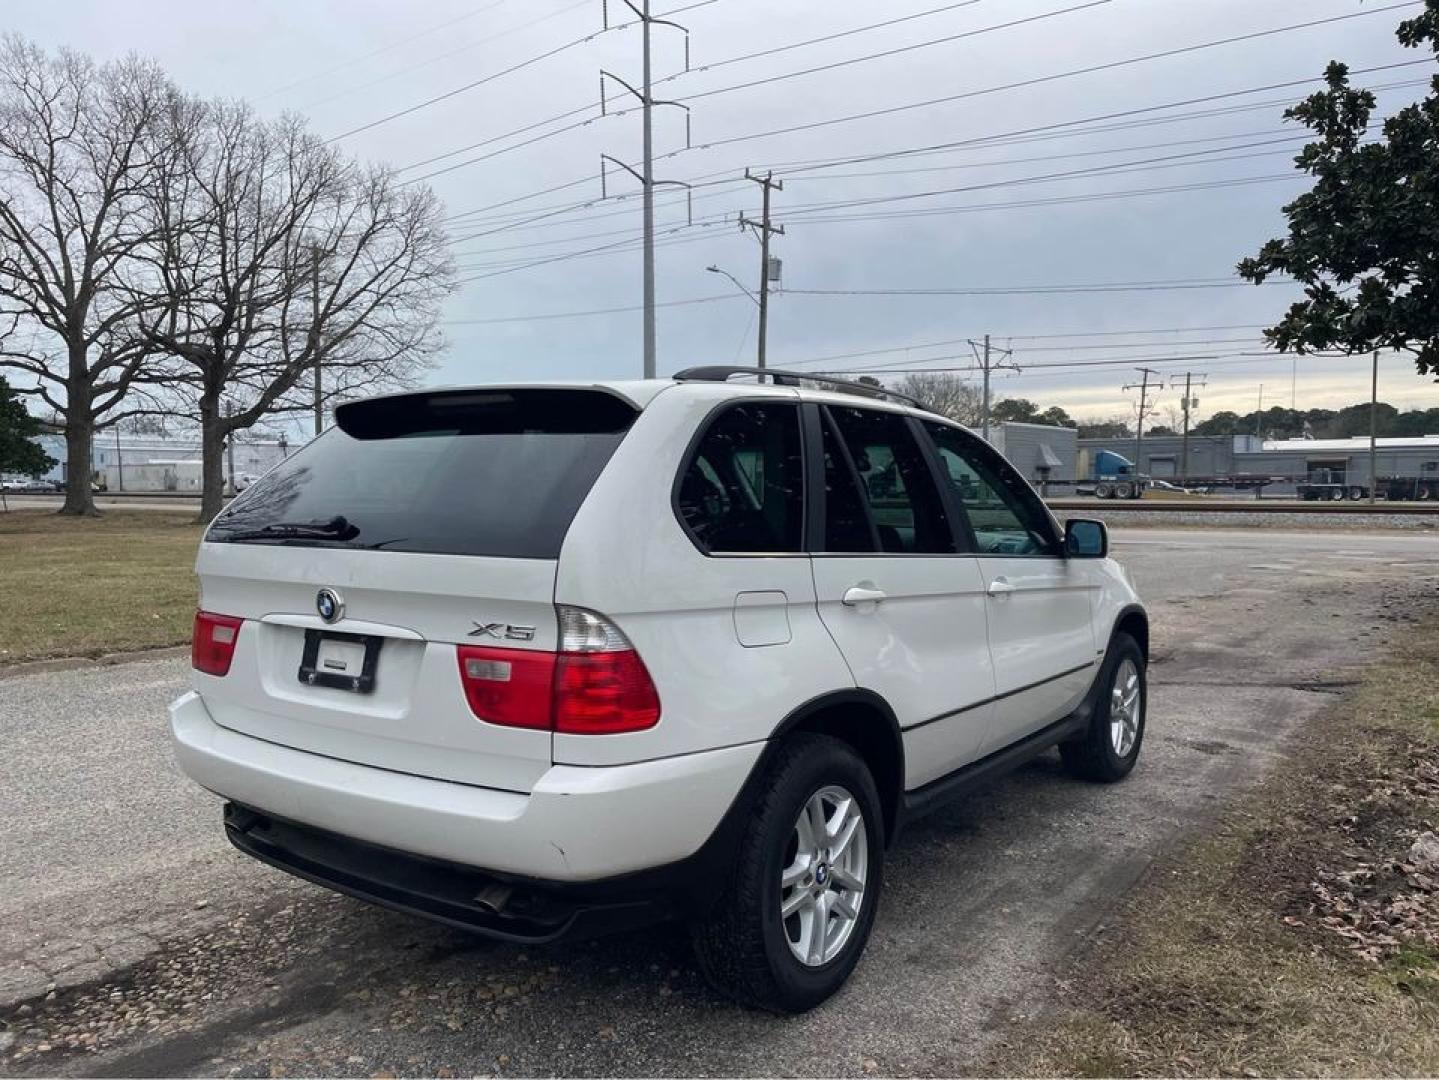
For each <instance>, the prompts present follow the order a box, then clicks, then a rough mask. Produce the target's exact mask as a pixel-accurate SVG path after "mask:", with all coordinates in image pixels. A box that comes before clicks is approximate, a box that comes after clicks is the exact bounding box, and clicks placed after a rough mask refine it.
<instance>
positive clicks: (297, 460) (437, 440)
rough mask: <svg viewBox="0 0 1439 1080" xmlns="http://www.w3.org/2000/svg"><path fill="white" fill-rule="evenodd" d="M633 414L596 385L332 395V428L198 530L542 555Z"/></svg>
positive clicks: (243, 539) (215, 537)
mask: <svg viewBox="0 0 1439 1080" xmlns="http://www.w3.org/2000/svg"><path fill="white" fill-rule="evenodd" d="M636 415H637V412H636V410H635V409H634V407H633V406H631V405H630V404H629V403H628V402H626V401H624V400H623V399H621V398H619V397H616V396H614V395H613V394H609V393H607V392H604V391H600V390H569V389H556V390H473V391H446V392H434V393H420V394H408V395H404V396H402V397H392V398H378V399H375V400H372V401H363V402H355V403H353V404H350V405H342V406H340V408H339V409H337V410H336V427H334V428H332V429H330V430H329V431H327V432H325V433H324V434H323V435H322V436H321V437H320V438H318V439H316V440H315V441H314V442H312V443H311V444H310V445H308V446H306V447H305V448H304V449H303V450H301V451H299V452H298V453H296V454H294V455H293V456H292V457H290V458H289V460H287V461H285V462H283V463H282V464H281V465H279V466H278V467H277V468H275V469H274V470H273V471H271V472H270V473H269V474H268V475H266V476H265V477H264V478H263V479H262V480H261V481H259V482H258V483H256V484H255V485H253V486H252V487H251V488H250V489H249V490H247V491H246V492H245V493H244V494H243V495H242V496H240V497H239V498H238V499H236V501H235V502H234V503H233V504H232V505H231V506H230V508H229V509H228V510H226V511H225V512H224V513H223V514H221V515H220V516H219V517H218V518H216V519H215V522H214V524H213V525H211V527H210V530H209V532H208V534H207V535H206V539H207V540H209V541H211V542H217V543H260V544H280V545H299V546H310V547H352V548H369V549H375V550H384V551H404V552H425V553H431V554H445V555H489V556H499V557H508V558H522V559H554V558H557V557H558V556H559V552H560V545H561V544H562V543H563V542H564V537H565V533H566V531H567V530H568V529H569V526H570V522H571V521H573V520H574V516H575V513H576V512H577V511H578V510H579V507H580V504H581V503H582V502H584V499H585V496H586V495H588V494H589V491H590V488H591V487H593V485H594V482H595V480H596V479H597V478H598V477H599V475H600V473H601V472H602V471H603V470H604V467H605V466H606V465H607V464H608V463H609V460H610V457H611V455H613V453H614V451H615V448H616V447H618V446H619V444H620V441H621V440H622V439H623V438H624V436H625V433H626V432H627V431H628V430H629V428H630V425H631V424H632V423H633V422H634V419H635V416H636Z"/></svg>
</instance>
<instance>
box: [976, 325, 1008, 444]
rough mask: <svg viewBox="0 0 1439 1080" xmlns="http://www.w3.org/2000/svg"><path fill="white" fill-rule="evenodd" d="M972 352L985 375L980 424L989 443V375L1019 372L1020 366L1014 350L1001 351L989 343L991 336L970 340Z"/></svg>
mask: <svg viewBox="0 0 1439 1080" xmlns="http://www.w3.org/2000/svg"><path fill="white" fill-rule="evenodd" d="M969 348H970V351H971V352H973V353H974V362H975V363H976V364H978V365H979V370H980V371H982V372H983V373H984V392H983V394H982V395H981V403H980V413H979V423H980V434H981V435H982V436H983V437H984V441H985V442H989V373H990V372H991V371H1000V370H1002V369H1007V370H1009V371H1018V370H1019V365H1018V364H1016V363H1015V362H1014V359H1013V358H1014V350H1013V349H1001V348H999V347H998V346H997V345H991V344H990V343H989V335H988V334H985V335H984V340H983V341H982V342H980V341H975V340H974V339H973V338H970V339H969ZM995 356H1003V357H1004V359H1003V360H995V359H994V357H995Z"/></svg>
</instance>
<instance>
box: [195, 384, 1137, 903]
mask: <svg viewBox="0 0 1439 1080" xmlns="http://www.w3.org/2000/svg"><path fill="white" fill-rule="evenodd" d="M552 385H553V384H552ZM569 385H576V384H569ZM605 386H606V388H607V389H609V390H610V391H611V392H616V393H620V394H621V395H622V396H624V397H625V398H626V399H627V400H629V401H630V402H632V403H633V404H634V405H636V407H638V408H640V409H641V410H642V411H641V412H640V414H639V416H638V418H637V419H636V420H635V422H634V424H633V426H632V428H631V429H630V431H629V432H628V434H627V435H626V436H625V438H624V439H623V440H622V441H621V442H620V444H619V447H618V449H617V450H616V451H615V453H614V455H613V457H612V458H611V460H610V462H609V464H608V466H607V467H606V468H605V470H604V471H603V472H602V473H601V475H600V476H599V478H598V480H597V481H596V482H595V484H594V486H593V488H592V490H591V491H590V493H589V496H588V497H587V498H586V499H585V501H584V502H583V503H582V505H581V506H580V508H579V510H578V512H577V513H576V515H575V517H574V520H573V522H572V524H571V526H570V528H569V531H568V532H567V534H566V536H565V540H564V543H563V545H562V547H561V550H560V555H559V557H558V559H554V560H544V559H513V558H505V559H502V558H489V557H476V556H452V555H426V554H412V553H401V552H393V551H390V552H386V551H363V550H344V549H335V548H319V547H290V546H271V545H248V544H220V543H204V544H202V545H201V548H200V552H199V555H198V558H197V563H196V568H197V571H198V573H199V575H200V581H201V606H202V607H203V608H205V609H206V610H211V611H216V612H220V613H223V614H227V615H235V616H240V617H242V618H244V619H245V620H246V621H245V623H244V625H243V626H242V628H241V631H240V634H239V637H238V640H237V645H236V649H235V653H234V660H233V664H232V667H231V670H230V673H229V674H228V675H227V676H225V677H223V678H216V677H212V676H208V675H204V674H200V673H198V672H197V673H196V674H195V675H194V687H195V691H194V692H193V693H191V694H187V695H185V696H184V697H183V698H181V699H180V700H178V701H177V702H176V703H175V705H174V706H173V707H172V712H171V724H172V732H173V735H174V740H175V746H176V752H177V755H178V757H179V760H180V763H181V765H182V767H183V768H184V769H185V771H186V772H187V773H188V774H189V775H190V776H192V777H193V778H194V779H195V780H197V781H198V782H199V783H201V784H202V785H203V786H205V787H207V788H209V789H210V790H212V791H214V792H216V793H218V794H220V795H222V796H224V797H226V798H230V799H234V800H236V801H239V802H243V803H245V804H247V805H250V806H253V807H255V808H256V809H259V810H261V811H268V812H270V813H273V814H275V815H277V816H281V817H286V818H290V819H293V820H295V821H298V822H301V823H306V824H310V825H314V826H316V827H319V828H323V829H330V830H333V831H335V832H338V833H341V834H344V835H348V836H353V837H356V838H358V839H361V840H366V841H369V842H371V843H377V844H382V845H385V846H389V847H393V848H397V849H399V850H404V851H410V852H415V853H418V854H422V855H429V856H433V857H436V858H442V859H450V860H453V861H457V862H461V863H467V864H471V865H475V866H479V867H484V868H489V869H493V870H499V871H505V872H510V873H518V874H525V875H530V876H535V877H539V878H548V879H553V880H591V879H595V878H601V877H606V876H612V875H615V874H622V873H627V872H630V871H633V870H638V869H643V868H645V867H650V866H658V865H662V864H665V863H668V862H673V861H675V860H678V859H681V858H684V857H685V856H687V855H689V854H691V853H693V852H694V851H695V850H697V849H698V848H699V846H700V845H701V844H702V843H703V842H704V841H705V839H706V838H708V836H709V835H710V834H711V833H712V831H713V830H714V828H715V826H716V825H717V824H718V823H719V821H720V819H721V818H722V817H723V815H724V814H725V812H726V811H727V810H728V808H729V807H730V805H731V804H732V802H733V800H734V798H735V796H736V795H737V794H738V792H739V791H740V789H741V787H742V786H743V784H744V782H745V780H746V778H747V777H748V776H749V774H750V771H751V769H752V768H753V766H754V764H755V762H756V761H757V760H758V759H759V755H760V753H761V750H762V749H763V746H764V744H765V741H766V740H768V739H769V738H770V737H771V736H772V735H773V733H774V731H775V729H776V727H777V726H778V725H779V724H780V723H781V722H782V721H784V719H785V718H786V717H787V716H789V715H790V714H791V713H793V712H794V711H795V710H797V709H799V708H800V707H802V706H804V705H805V704H806V703H807V702H811V701H813V700H815V699H817V698H820V697H822V696H824V695H827V694H831V693H835V692H839V691H852V690H854V689H855V688H862V689H864V690H866V691H870V692H873V693H875V694H877V695H879V696H880V697H881V698H882V699H883V700H884V701H885V702H886V703H887V704H888V706H889V707H890V709H891V710H892V711H893V713H894V714H895V716H896V717H897V719H898V721H899V724H900V727H901V729H902V730H903V731H904V737H903V741H904V752H905V775H904V786H905V787H906V788H911V789H912V788H916V787H919V786H921V785H923V784H925V783H928V782H930V781H933V780H935V779H937V778H939V777H941V776H943V775H944V774H946V773H948V772H951V771H952V770H954V769H956V768H959V767H961V766H962V765H964V764H966V763H968V762H970V761H973V760H974V759H976V758H977V757H980V756H982V755H984V754H986V753H988V752H991V751H992V750H995V749H998V748H1000V747H1001V746H1003V745H1004V744H1006V743H1007V742H1010V741H1013V740H1014V739H1017V738H1020V737H1022V736H1023V735H1024V734H1027V733H1029V732H1031V731H1033V730H1036V729H1037V728H1039V727H1042V726H1044V725H1045V724H1047V723H1049V722H1051V721H1053V720H1054V719H1057V718H1058V717H1059V716H1062V715H1063V714H1064V713H1065V712H1067V711H1069V710H1070V709H1072V708H1074V707H1075V705H1077V704H1078V702H1079V701H1080V700H1081V699H1082V697H1083V695H1084V693H1085V691H1086V690H1087V688H1088V687H1089V685H1090V684H1091V682H1092V679H1093V677H1094V673H1095V670H1097V669H1096V667H1095V665H1096V663H1097V661H1098V660H1099V658H1100V654H1101V653H1102V651H1103V649H1104V646H1105V643H1106V642H1107V640H1108V637H1109V633H1110V630H1111V628H1112V627H1113V625H1114V620H1115V619H1116V618H1117V616H1118V614H1119V612H1120V611H1121V609H1122V608H1124V607H1125V606H1126V605H1129V604H1133V603H1135V602H1136V599H1135V595H1134V590H1133V589H1132V588H1131V586H1130V584H1129V581H1128V579H1127V577H1126V576H1125V575H1124V573H1123V571H1122V570H1121V569H1119V568H1118V566H1117V565H1116V564H1115V563H1113V562H1112V561H1109V560H1059V559H1053V560H1029V559H1004V558H991V557H979V556H972V555H949V556H933V557H930V556H884V555H872V556H871V555H864V556H841V557H835V556H817V557H814V558H811V557H809V556H807V555H800V554H776V555H764V554H759V555H744V556H724V555H715V556H711V555H706V554H704V553H702V552H701V551H699V550H698V549H697V548H696V546H695V545H694V543H693V542H692V541H691V540H690V538H689V536H688V535H687V533H686V531H685V529H684V528H683V527H682V525H681V524H680V522H679V520H678V519H677V517H676V512H675V509H674V505H673V490H674V482H675V478H676V475H677V473H678V471H679V469H680V467H681V464H682V462H683V461H684V459H685V456H686V454H687V453H688V451H689V448H690V446H691V444H692V441H693V439H694V437H695V434H696V432H697V431H698V430H699V429H700V428H701V427H702V425H703V424H704V423H705V421H706V419H707V418H708V417H709V416H710V415H711V413H712V412H713V411H714V410H715V409H716V408H717V407H720V406H722V405H724V404H726V403H729V402H734V401H737V400H759V399H771V400H779V401H801V400H803V401H830V402H836V403H841V404H845V405H850V406H853V405H855V404H856V403H857V399H855V398H854V397H852V396H848V395H839V394H833V393H827V392H816V391H809V390H796V389H792V388H787V387H778V386H771V385H765V386H755V385H741V384H734V383H729V384H721V383H705V382H694V383H685V384H673V383H668V382H650V383H624V384H605ZM863 405H864V407H866V408H869V407H873V408H876V409H885V410H890V411H899V412H909V413H915V410H910V409H906V408H904V407H902V406H897V405H894V404H892V403H888V402H864V403H863ZM262 486H263V485H262ZM996 577H1003V578H1005V579H1006V581H1007V583H1008V584H1010V585H1011V586H1013V588H1014V591H1013V592H1012V593H1011V594H1009V595H1007V596H1006V597H1004V598H1002V599H996V598H994V597H991V596H990V595H989V593H988V588H989V586H990V584H992V582H993V581H994V579H995V578H996ZM862 584H864V585H868V586H873V587H875V588H878V589H880V590H882V591H883V592H884V593H885V599H884V600H883V601H881V602H879V603H877V604H876V603H862V604H859V605H857V606H845V605H843V604H842V603H841V598H842V597H843V595H844V593H845V591H846V590H847V589H849V588H851V587H852V586H856V585H862ZM321 587H329V588H331V589H334V590H336V591H337V592H338V593H339V594H340V595H341V596H342V598H343V600H344V603H345V614H344V618H343V619H342V620H341V621H339V622H338V623H336V624H335V625H334V626H332V627H326V628H327V629H333V630H337V631H341V632H345V631H348V632H352V633H362V634H371V635H379V636H380V637H382V638H384V639H385V641H384V644H383V646H382V648H381V652H380V669H379V674H378V677H377V680H376V684H375V690H374V692H373V693H372V694H366V695H357V694H352V693H349V692H347V691H342V690H335V689H328V688H324V687H313V686H307V685H304V684H303V683H301V682H300V681H299V679H298V676H297V672H298V667H299V663H300V656H301V650H302V648H303V642H304V635H305V631H306V630H307V629H316V628H319V627H321V626H324V624H323V623H322V622H321V621H320V620H319V618H318V617H317V615H316V614H315V596H316V592H317V591H318V590H319V589H320V588H321ZM556 604H569V605H575V606H578V607H582V608H588V609H590V610H593V611H596V612H599V613H602V614H603V615H604V616H606V617H607V618H609V619H610V620H611V621H613V622H614V623H615V625H617V626H618V627H619V628H620V629H621V630H622V631H623V632H624V634H625V635H626V636H627V637H628V638H629V640H630V642H631V643H632V644H633V645H634V647H635V649H636V650H637V651H638V653H639V655H640V657H641V658H642V660H643V662H644V664H645V666H646V668H647V669H648V671H649V673H650V675H651V677H652V679H653V681H654V683H655V686H656V689H657V691H658V695H659V699H660V703H661V716H660V720H659V722H658V724H656V725H655V726H654V727H653V728H651V729H649V730H646V731H639V732H633V733H627V734H622V735H605V736H580V735H552V734H551V733H550V732H548V731H545V730H526V729H519V728H509V727H499V726H495V725H491V724H486V723H484V722H483V721H480V720H478V719H477V718H475V716H474V715H473V714H472V713H471V711H470V709H469V707H468V705H467V703H466V701H465V698H464V695H463V692H462V688H461V684H460V680H459V671H458V661H457V656H456V646H457V645H460V644H464V643H466V642H471V641H474V640H475V639H474V638H471V637H470V636H469V635H470V633H471V631H472V630H473V629H474V628H475V626H476V624H477V623H481V624H483V623H504V624H515V625H521V626H527V627H533V628H534V634H533V639H532V640H529V641H511V640H506V641H502V642H496V641H493V640H483V639H481V643H483V644H490V645H502V646H503V647H506V648H529V649H540V650H554V649H555V648H556V647H557V644H558V642H557V635H558V627H557V619H556V614H555V605H556ZM1080 668H1083V670H1076V671H1074V673H1073V674H1071V675H1068V676H1065V677H1063V678H1059V679H1055V678H1052V676H1054V675H1056V674H1058V673H1060V672H1064V671H1067V670H1070V669H1080ZM1040 682H1042V683H1043V685H1041V686H1038V687H1033V688H1031V689H1024V688H1025V687H1028V686H1030V684H1034V683H1040ZM1016 690H1018V691H1020V692H1018V693H1013V692H1012V691H1016Z"/></svg>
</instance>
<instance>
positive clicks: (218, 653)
mask: <svg viewBox="0 0 1439 1080" xmlns="http://www.w3.org/2000/svg"><path fill="white" fill-rule="evenodd" d="M244 621H245V620H244V619H237V618H235V617H234V616H233V615H216V614H215V613H214V612H212V611H197V612H195V634H194V636H193V637H192V638H191V639H190V664H191V666H192V667H194V669H195V670H196V671H203V672H204V673H205V674H206V675H228V674H229V673H230V661H232V660H233V659H234V658H235V642H236V641H238V640H239V638H240V626H241V625H242V624H243V623H244Z"/></svg>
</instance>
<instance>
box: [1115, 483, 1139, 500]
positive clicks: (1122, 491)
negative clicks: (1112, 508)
mask: <svg viewBox="0 0 1439 1080" xmlns="http://www.w3.org/2000/svg"><path fill="white" fill-rule="evenodd" d="M1114 497H1115V498H1116V499H1132V498H1134V492H1133V490H1132V489H1131V488H1130V486H1129V481H1128V480H1121V481H1119V483H1117V484H1115V485H1114Z"/></svg>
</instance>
